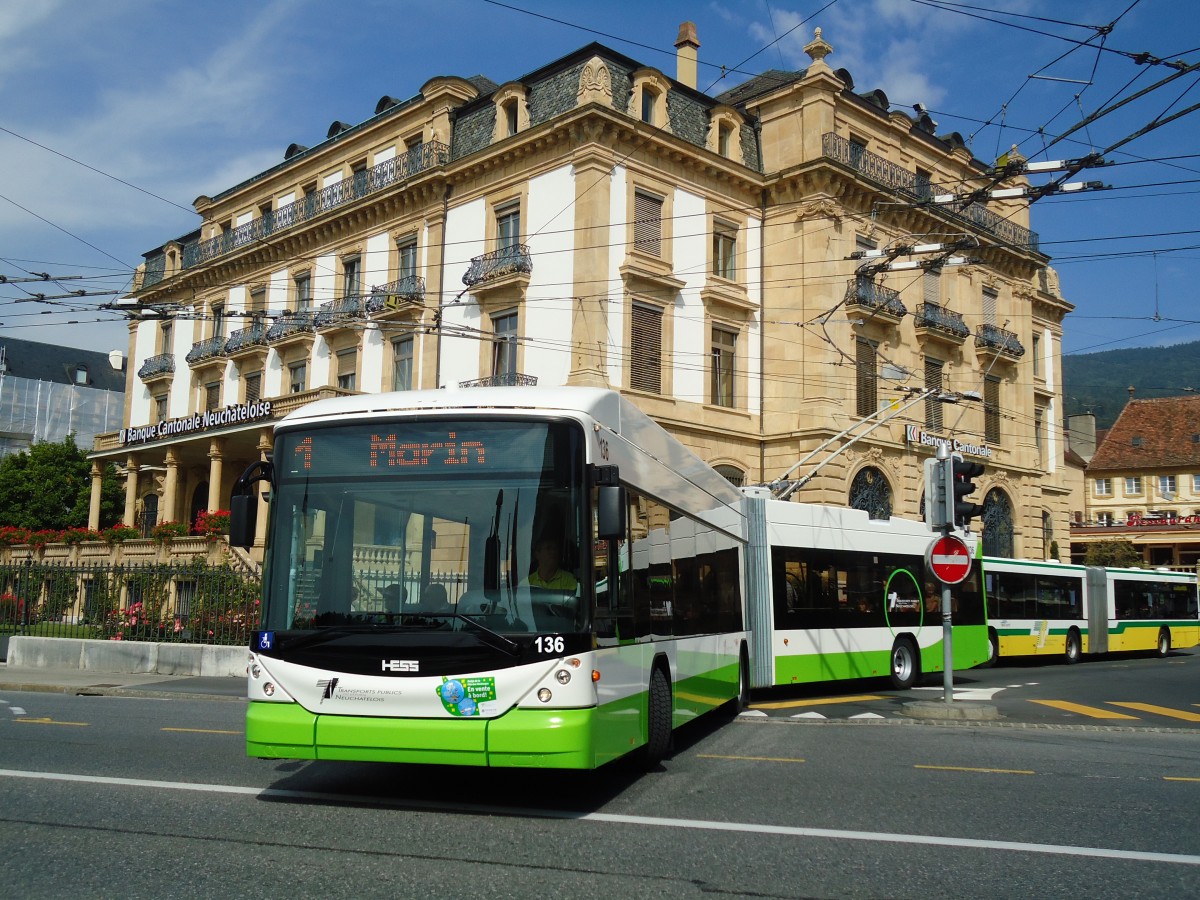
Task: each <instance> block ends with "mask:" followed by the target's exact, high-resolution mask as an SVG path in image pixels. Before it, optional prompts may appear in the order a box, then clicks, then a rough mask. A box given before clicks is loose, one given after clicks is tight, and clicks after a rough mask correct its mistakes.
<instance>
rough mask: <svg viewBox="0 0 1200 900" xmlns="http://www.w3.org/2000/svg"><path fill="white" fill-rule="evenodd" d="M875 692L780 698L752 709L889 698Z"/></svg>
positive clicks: (784, 707)
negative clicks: (793, 698)
mask: <svg viewBox="0 0 1200 900" xmlns="http://www.w3.org/2000/svg"><path fill="white" fill-rule="evenodd" d="M887 699H888V698H887V697H876V696H875V695H874V694H857V695H854V696H849V697H817V698H815V699H811V700H780V701H778V702H775V703H753V704H751V707H750V708H751V709H792V708H793V707H797V706H825V705H827V704H830V703H861V702H862V701H864V700H887Z"/></svg>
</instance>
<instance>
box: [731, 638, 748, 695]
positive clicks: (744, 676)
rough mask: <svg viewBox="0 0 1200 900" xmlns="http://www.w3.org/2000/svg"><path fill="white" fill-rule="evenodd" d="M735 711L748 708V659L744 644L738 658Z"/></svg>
mask: <svg viewBox="0 0 1200 900" xmlns="http://www.w3.org/2000/svg"><path fill="white" fill-rule="evenodd" d="M734 703H735V704H736V707H735V708H736V711H737V712H743V711H745V710H747V709H749V708H750V660H749V658H748V657H747V656H746V646H745V645H744V644H743V645H742V652H741V656H740V658H739V659H738V692H737V699H736V700H735V701H734Z"/></svg>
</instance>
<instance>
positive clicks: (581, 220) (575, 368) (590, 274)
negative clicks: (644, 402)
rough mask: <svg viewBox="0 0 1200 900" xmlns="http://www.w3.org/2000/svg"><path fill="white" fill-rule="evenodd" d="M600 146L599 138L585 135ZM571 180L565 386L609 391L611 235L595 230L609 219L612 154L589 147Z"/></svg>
mask: <svg viewBox="0 0 1200 900" xmlns="http://www.w3.org/2000/svg"><path fill="white" fill-rule="evenodd" d="M585 137H586V138H587V139H590V141H599V140H600V139H601V137H602V135H600V134H594V135H586V136H585ZM571 162H572V165H573V168H574V175H575V229H576V231H575V233H576V235H578V242H579V243H578V245H577V246H576V248H575V256H574V260H575V264H574V273H575V285H574V294H575V298H574V301H573V303H572V306H573V307H574V314H573V316H572V322H571V370H570V372H569V373H568V374H567V383H568V384H581V385H588V386H590V387H605V388H606V387H608V386H609V384H608V359H607V356H606V354H607V353H608V289H607V288H606V287H605V285H606V284H607V283H608V275H609V273H608V266H609V253H610V252H611V251H610V248H609V230H608V229H607V228H599V227H597V225H598V224H600V223H607V222H608V221H609V218H610V206H609V203H610V198H611V196H612V170H613V165H614V160H613V157H612V153H611V151H609V150H607V149H606V148H603V147H601V146H598V144H596V143H590V142H589V144H588V145H587V146H585V147H584V148H583V149H581V150H579V151H578V152H577V153H576V154H575V156H574V158H573V159H572V161H571Z"/></svg>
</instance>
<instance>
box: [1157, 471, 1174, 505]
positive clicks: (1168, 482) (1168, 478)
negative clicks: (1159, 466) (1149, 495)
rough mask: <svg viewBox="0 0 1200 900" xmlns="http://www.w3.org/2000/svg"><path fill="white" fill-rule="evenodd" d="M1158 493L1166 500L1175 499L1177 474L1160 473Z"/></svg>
mask: <svg viewBox="0 0 1200 900" xmlns="http://www.w3.org/2000/svg"><path fill="white" fill-rule="evenodd" d="M1158 493H1159V496H1161V497H1162V498H1163V499H1165V500H1174V499H1175V476H1174V475H1159V476H1158Z"/></svg>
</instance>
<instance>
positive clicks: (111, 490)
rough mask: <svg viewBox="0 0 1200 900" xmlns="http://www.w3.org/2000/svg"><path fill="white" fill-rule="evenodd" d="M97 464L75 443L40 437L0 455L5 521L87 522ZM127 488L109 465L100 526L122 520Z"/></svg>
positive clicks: (40, 524) (1, 519)
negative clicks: (28, 444)
mask: <svg viewBox="0 0 1200 900" xmlns="http://www.w3.org/2000/svg"><path fill="white" fill-rule="evenodd" d="M91 492H92V464H91V463H90V462H88V460H87V458H86V456H85V455H84V452H83V451H82V450H80V449H79V448H78V447H77V446H75V435H73V434H69V435H67V436H66V437H65V438H63V439H62V441H60V442H58V443H52V442H50V441H38V442H37V443H35V444H34V445H33V446H32V447H30V448H29V450H28V451H22V452H20V453H16V454H12V455H9V456H6V457H4V459H3V460H0V525H16V526H20V527H22V528H32V529H40V528H58V529H61V528H82V527H85V526H86V525H87V520H88V506H89V503H90V501H91ZM123 508H124V492H123V491H122V488H121V483H120V481H119V480H118V478H117V475H116V472H115V471H114V470H113V468H112V466H111V465H106V466H105V467H104V475H103V480H102V482H101V494H100V527H101V528H105V527H108V526H109V525H113V524H115V523H116V522H118V521H120V516H121V510H122V509H123Z"/></svg>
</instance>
